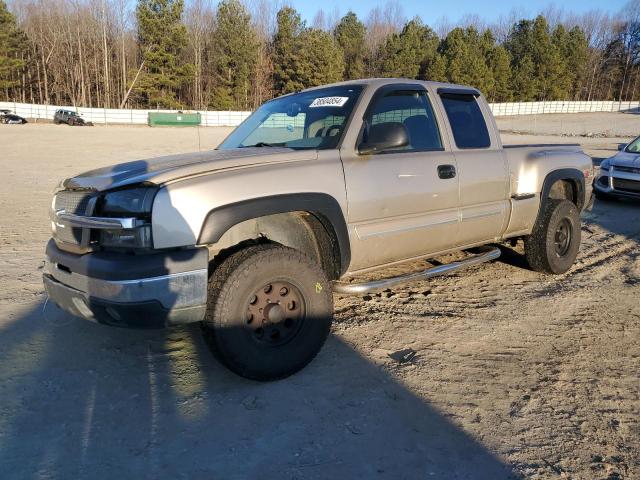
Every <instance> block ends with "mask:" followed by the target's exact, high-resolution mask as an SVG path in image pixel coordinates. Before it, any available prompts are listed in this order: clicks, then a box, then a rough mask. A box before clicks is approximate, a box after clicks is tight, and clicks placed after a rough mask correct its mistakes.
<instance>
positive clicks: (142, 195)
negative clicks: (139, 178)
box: [96, 187, 157, 249]
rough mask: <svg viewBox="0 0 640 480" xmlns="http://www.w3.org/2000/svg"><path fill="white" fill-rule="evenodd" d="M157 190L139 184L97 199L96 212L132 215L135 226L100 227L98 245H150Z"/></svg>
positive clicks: (117, 215)
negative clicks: (115, 228) (112, 228)
mask: <svg viewBox="0 0 640 480" xmlns="http://www.w3.org/2000/svg"><path fill="white" fill-rule="evenodd" d="M156 192H157V189H156V188H148V187H139V188H130V189H126V190H117V191H114V192H109V193H106V194H104V195H103V196H102V197H101V198H100V199H99V200H98V203H97V205H96V214H97V215H98V216H101V217H111V218H133V219H135V221H134V225H135V226H134V227H133V228H127V229H120V230H100V231H99V238H98V243H99V244H100V246H102V247H107V248H109V247H111V248H131V249H144V248H153V238H152V236H151V207H152V205H153V199H154V198H155V195H156Z"/></svg>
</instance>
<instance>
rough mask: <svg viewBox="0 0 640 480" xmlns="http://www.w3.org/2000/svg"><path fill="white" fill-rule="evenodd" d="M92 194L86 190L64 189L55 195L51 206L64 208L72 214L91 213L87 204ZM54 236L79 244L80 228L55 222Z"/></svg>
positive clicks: (57, 208) (58, 208)
mask: <svg viewBox="0 0 640 480" xmlns="http://www.w3.org/2000/svg"><path fill="white" fill-rule="evenodd" d="M91 198H92V195H91V193H89V192H87V191H74V190H64V191H61V192H58V193H57V194H56V196H55V200H54V205H53V208H54V209H55V210H56V211H59V210H64V211H65V212H67V213H72V214H74V215H91V213H92V212H90V211H89V208H90V207H89V205H90V202H91ZM54 237H55V238H56V239H57V240H60V241H61V242H64V243H71V244H74V245H80V244H81V243H82V228H74V227H71V226H70V225H65V224H64V223H58V224H56V227H55V231H54Z"/></svg>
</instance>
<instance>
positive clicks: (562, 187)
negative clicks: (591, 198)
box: [548, 179, 579, 206]
mask: <svg viewBox="0 0 640 480" xmlns="http://www.w3.org/2000/svg"><path fill="white" fill-rule="evenodd" d="M548 198H553V199H554V200H569V201H571V202H573V204H575V205H576V206H578V201H579V200H578V188H577V186H576V184H575V182H574V181H573V180H569V179H561V180H556V181H555V182H554V183H553V185H551V188H550V189H549V195H548Z"/></svg>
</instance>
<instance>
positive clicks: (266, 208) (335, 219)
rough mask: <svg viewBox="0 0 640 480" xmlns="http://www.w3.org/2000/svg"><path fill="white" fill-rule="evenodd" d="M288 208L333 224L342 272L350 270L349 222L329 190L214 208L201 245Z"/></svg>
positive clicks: (246, 201) (200, 240) (270, 197)
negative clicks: (318, 216) (249, 222)
mask: <svg viewBox="0 0 640 480" xmlns="http://www.w3.org/2000/svg"><path fill="white" fill-rule="evenodd" d="M288 212H308V213H311V214H316V215H321V216H322V217H324V218H325V219H326V220H327V221H328V222H329V223H330V224H331V226H332V227H333V230H334V232H335V234H336V238H337V241H338V247H339V248H340V272H341V273H344V272H346V271H347V269H348V267H349V263H350V262H351V246H350V243H349V232H348V229H347V223H346V221H345V218H344V214H343V213H342V208H340V204H339V203H338V201H337V200H336V199H335V198H333V197H332V196H331V195H328V194H326V193H289V194H283V195H273V196H268V197H260V198H254V199H250V200H243V201H241V202H237V203H231V204H228V205H223V206H221V207H217V208H214V209H213V210H211V211H210V212H209V213H208V214H207V216H206V217H205V220H204V223H203V225H202V229H201V230H200V235H199V237H198V245H204V244H213V243H216V242H218V241H219V240H220V238H222V235H224V234H225V232H227V231H228V230H229V229H230V228H232V227H233V226H235V225H237V224H239V223H241V222H244V221H246V220H251V219H254V218H258V217H264V216H267V215H275V214H277V213H288Z"/></svg>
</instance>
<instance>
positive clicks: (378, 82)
mask: <svg viewBox="0 0 640 480" xmlns="http://www.w3.org/2000/svg"><path fill="white" fill-rule="evenodd" d="M402 83H419V84H422V85H425V86H431V87H432V88H434V89H440V88H444V89H451V90H452V91H453V90H468V91H475V92H477V93H480V92H479V91H478V90H477V89H476V88H474V87H471V86H469V85H457V84H455V83H445V82H434V81H431V80H415V79H413V78H362V79H358V80H347V81H344V82H336V83H331V84H328V85H321V86H318V87H311V88H307V89H305V90H303V91H310V90H317V89H320V88H327V87H338V86H342V85H366V86H374V87H381V86H383V85H392V84H402Z"/></svg>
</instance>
